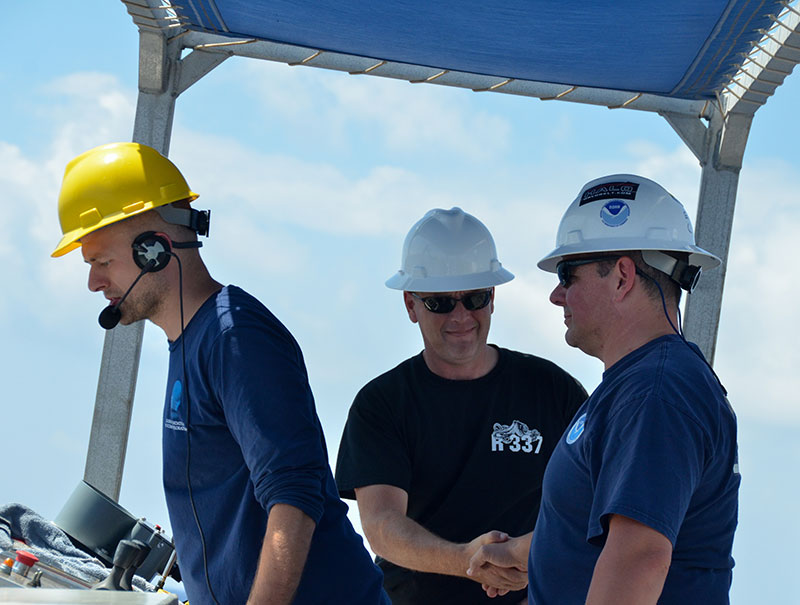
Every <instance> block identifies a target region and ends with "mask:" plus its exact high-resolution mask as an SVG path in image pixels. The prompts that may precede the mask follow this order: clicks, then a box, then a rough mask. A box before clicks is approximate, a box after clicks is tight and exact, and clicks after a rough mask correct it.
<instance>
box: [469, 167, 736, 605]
mask: <svg viewBox="0 0 800 605" xmlns="http://www.w3.org/2000/svg"><path fill="white" fill-rule="evenodd" d="M719 263H720V261H719V259H718V258H717V257H716V256H714V255H713V254H710V253H709V252H707V251H705V250H703V249H702V248H699V247H698V246H697V245H696V244H695V242H694V235H693V232H692V226H691V223H690V221H689V218H688V216H687V215H686V212H685V210H684V208H683V206H682V205H681V204H680V202H678V201H677V200H676V199H675V198H674V197H672V196H671V195H670V194H669V193H668V192H667V191H665V190H664V189H663V188H662V187H660V186H659V185H658V184H656V183H654V182H653V181H650V180H648V179H645V178H642V177H639V176H634V175H629V174H618V175H612V176H608V177H605V178H601V179H597V180H594V181H591V182H590V183H588V184H587V185H586V186H584V188H583V189H582V190H581V192H580V194H579V195H578V197H577V199H576V200H575V201H574V202H573V203H572V205H571V206H570V207H569V208H568V209H567V211H566V213H565V215H564V218H563V219H562V221H561V225H560V227H559V230H558V235H557V240H556V248H555V250H553V251H552V252H551V253H550V254H548V255H547V256H546V257H545V258H544V259H542V260H541V261H540V262H539V267H540V268H541V269H543V270H545V271H551V272H555V273H557V274H558V279H559V285H558V286H556V288H555V289H554V290H553V292H552V293H551V295H550V301H551V302H552V303H553V304H555V305H557V306H559V307H562V308H563V310H564V323H565V324H566V326H567V331H566V336H565V338H566V341H567V343H568V344H569V345H570V346H573V347H578V348H580V349H581V350H582V351H583V352H584V353H586V354H588V355H592V356H594V357H597V358H599V359H600V360H601V361H603V363H604V365H605V372H604V373H603V380H602V382H601V383H600V385H599V386H598V387H597V389H596V390H595V391H594V393H592V395H591V396H590V397H589V399H588V400H587V401H586V402H585V403H584V405H583V406H582V407H581V409H579V410H578V412H577V414H576V417H575V421H574V423H573V424H572V426H571V427H570V428H569V430H567V431H566V432H565V434H564V435H563V436H562V438H561V440H560V441H559V443H558V444H557V445H556V448H555V451H554V452H553V456H552V458H551V459H550V463H549V465H548V467H547V470H546V472H545V478H544V486H543V494H542V504H541V508H540V512H539V517H538V519H537V522H536V530H535V532H534V536H533V540H532V543H531V548H530V553H529V556H528V560H527V565H528V577H529V584H528V600H529V604H530V605H550V604H556V605H570V604H583V603H588V604H591V605H597V604H606V603H608V604H611V603H613V604H615V605H618V604H625V603H631V604H636V605H641V604H647V603H660V604H674V605H686V604H688V603H703V604H704V605H706V604H721V603H728V591H729V589H730V584H731V577H732V575H731V574H732V568H733V558H732V557H731V549H732V545H733V535H734V531H735V529H736V523H737V512H738V490H739V483H740V476H739V469H738V461H737V460H738V459H737V445H736V418H735V415H734V413H733V410H732V409H731V407H730V404H729V403H728V401H727V399H726V392H725V389H724V388H723V387H722V384H721V383H720V382H719V379H718V378H717V376H716V374H715V373H714V371H713V369H712V368H711V366H710V365H709V364H708V363H707V362H706V360H705V358H704V357H703V355H702V353H701V352H700V350H699V349H698V348H697V347H696V346H695V345H694V344H692V343H688V342H687V341H686V340H685V339H684V338H683V336H682V333H681V331H680V320H679V314H678V302H679V299H680V289H681V288H683V289H685V290H688V291H691V290H692V289H693V287H694V286H695V284H696V283H697V279H698V278H699V275H700V271H701V270H702V269H709V268H713V267H716V266H717V265H719ZM504 547H505V545H504V544H495V545H487V546H485V547H483V548H482V550H481V551H480V552H479V553H477V554H476V556H475V558H474V559H473V561H472V565H473V566H479V565H488V564H496V565H500V566H510V565H513V564H516V565H519V563H520V561H519V559H520V554H519V553H518V552H511V551H510V550H509V549H508V548H504Z"/></svg>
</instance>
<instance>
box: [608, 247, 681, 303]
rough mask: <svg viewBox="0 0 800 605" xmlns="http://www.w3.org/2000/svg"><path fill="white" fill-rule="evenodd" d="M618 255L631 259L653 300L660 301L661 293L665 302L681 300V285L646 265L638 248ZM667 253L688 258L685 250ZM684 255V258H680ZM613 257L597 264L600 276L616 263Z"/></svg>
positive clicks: (678, 301) (679, 257) (675, 256)
mask: <svg viewBox="0 0 800 605" xmlns="http://www.w3.org/2000/svg"><path fill="white" fill-rule="evenodd" d="M619 254H620V256H627V257H628V258H630V259H631V260H632V261H633V264H634V265H636V272H637V273H639V274H643V275H644V279H642V280H641V281H642V287H643V288H644V290H645V292H647V294H648V296H650V298H652V299H653V300H656V301H658V302H661V293H662V292H663V294H664V300H665V301H666V302H673V301H674V302H675V305H676V306H677V305H678V304H679V303H680V302H681V287H680V285H679V284H678V282H676V281H675V280H674V279H672V278H671V277H670V276H669V275H667V274H666V273H664V272H663V271H660V270H658V269H656V268H655V267H651V266H650V265H648V264H647V263H646V262H645V261H644V258H643V257H642V253H641V251H639V250H627V251H624V252H620V253H619ZM665 254H669V255H670V256H672V257H674V258H677V259H678V260H684V261H686V260H688V257H689V255H688V253H685V252H670V253H665ZM681 256H684V257H685V258H681ZM616 262H617V261H616V259H615V258H610V259H608V260H604V261H601V262H599V263H598V264H597V273H598V275H599V276H600V277H605V276H606V275H608V274H609V273H610V272H611V268H612V267H613V266H614V265H615V264H616Z"/></svg>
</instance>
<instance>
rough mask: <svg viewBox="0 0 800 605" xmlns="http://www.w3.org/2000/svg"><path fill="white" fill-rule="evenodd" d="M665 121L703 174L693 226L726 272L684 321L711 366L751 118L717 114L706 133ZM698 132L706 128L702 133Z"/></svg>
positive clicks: (712, 277)
mask: <svg viewBox="0 0 800 605" xmlns="http://www.w3.org/2000/svg"><path fill="white" fill-rule="evenodd" d="M662 115H663V116H664V118H666V120H667V121H668V122H669V123H670V125H671V126H672V127H673V128H674V129H675V131H676V132H677V133H678V135H679V136H680V137H681V138H682V139H683V140H684V141H685V142H686V144H687V145H688V147H689V148H690V149H691V150H692V152H693V153H694V154H695V156H696V157H697V159H698V160H699V161H700V164H701V166H702V168H703V172H702V175H701V178H700V195H699V202H698V206H697V218H696V220H695V240H696V242H697V245H698V246H700V247H701V248H705V249H706V250H708V251H709V252H712V253H714V254H716V255H717V256H718V257H719V258H720V259H722V266H721V267H719V268H717V269H714V270H712V271H708V272H705V273H703V276H702V278H701V279H700V282H699V284H698V286H697V289H696V290H695V291H694V292H693V293H692V294H690V295H689V296H688V297H687V300H686V317H685V319H684V330H685V333H686V338H687V339H689V340H691V341H693V342H695V343H696V344H697V346H699V347H700V350H701V351H702V352H703V354H704V355H705V356H706V359H708V361H709V363H712V364H713V363H714V354H715V352H716V346H717V334H718V332H719V317H720V310H721V307H722V293H723V290H724V287H725V273H726V270H727V262H728V249H729V246H730V238H731V231H732V229H733V212H734V209H735V207H736V190H737V188H738V186H739V171H740V170H741V167H742V157H743V156H744V150H745V147H746V145H747V136H748V135H749V133H750V125H751V124H752V120H753V116H752V115H745V114H736V113H729V114H728V115H727V116H726V117H725V118H723V116H722V115H721V114H720V113H716V114H715V115H714V116H713V117H712V119H711V123H710V124H709V125H708V127H705V126H702V122H701V120H700V119H699V118H698V119H697V120H695V121H690V120H687V119H686V118H677V117H675V116H671V115H668V114H662ZM698 126H702V129H703V130H702V131H701V130H700V129H699V128H698Z"/></svg>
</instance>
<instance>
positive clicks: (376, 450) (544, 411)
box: [336, 208, 586, 605]
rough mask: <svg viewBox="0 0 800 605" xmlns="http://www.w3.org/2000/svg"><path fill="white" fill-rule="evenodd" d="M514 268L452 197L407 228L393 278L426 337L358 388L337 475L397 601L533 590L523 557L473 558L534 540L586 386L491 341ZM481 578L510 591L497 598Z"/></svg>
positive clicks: (511, 597)
mask: <svg viewBox="0 0 800 605" xmlns="http://www.w3.org/2000/svg"><path fill="white" fill-rule="evenodd" d="M513 277H514V276H513V275H512V274H511V273H509V272H508V271H507V270H506V269H504V268H503V267H502V265H501V264H500V262H499V261H498V259H497V251H496V249H495V244H494V240H493V239H492V236H491V234H490V233H489V230H488V229H487V228H486V227H485V226H484V225H483V224H482V223H481V222H480V221H479V220H478V219H476V218H475V217H474V216H471V215H469V214H467V213H465V212H463V211H462V210H461V209H460V208H452V209H451V210H441V209H436V210H431V211H430V212H428V213H427V214H426V215H425V216H424V217H423V218H422V219H421V220H420V221H419V222H417V223H416V224H415V225H414V226H413V227H412V228H411V231H410V232H409V233H408V236H407V237H406V239H405V244H404V246H403V259H402V268H401V269H400V271H398V272H397V274H396V275H394V276H393V277H392V278H390V279H389V280H388V281H387V282H386V285H387V286H388V287H389V288H393V289H396V290H402V291H403V301H404V304H405V309H406V311H407V313H408V317H409V319H410V320H411V321H412V322H413V323H417V324H419V327H420V331H421V332H422V340H423V343H424V350H423V351H422V353H421V354H419V355H416V356H414V357H412V358H411V359H408V360H406V361H404V362H403V363H401V364H400V365H399V366H397V367H396V368H394V369H393V370H390V371H389V372H387V373H385V374H383V375H381V376H379V377H378V378H376V379H374V380H373V381H371V382H370V383H368V384H367V385H366V386H365V387H364V388H363V389H362V390H361V391H360V392H359V393H358V395H357V396H356V398H355V401H354V403H353V406H352V408H351V410H350V414H349V417H348V421H347V425H346V426H345V430H344V434H343V437H342V442H341V446H340V448H339V458H338V463H337V467H336V479H337V484H338V487H339V493H340V494H341V495H342V497H345V498H354V497H355V498H356V499H357V501H358V507H359V512H360V515H361V521H362V526H363V529H364V533H365V534H366V536H367V539H368V540H369V543H370V545H371V547H372V550H373V551H374V552H375V553H376V554H377V555H378V559H377V560H378V564H379V565H380V567H381V568H382V569H383V570H384V574H385V583H384V586H385V587H386V589H387V592H389V596H390V597H391V599H392V602H393V603H394V604H395V605H399V604H406V603H407V604H415V605H419V604H425V603H432V604H433V603H435V604H437V605H447V604H464V603H482V602H493V603H513V604H515V605H516V604H518V603H521V602H524V600H525V592H524V590H523V589H524V587H525V584H526V583H527V577H526V575H525V573H524V572H523V571H522V570H513V569H504V570H501V569H497V568H492V567H489V566H487V567H486V569H476V570H475V571H474V573H473V574H472V575H468V574H467V567H468V565H469V561H470V558H471V556H472V555H473V553H474V552H475V551H476V550H477V549H478V548H479V547H480V546H481V545H482V544H485V543H488V542H498V541H508V542H509V543H513V544H516V545H517V548H519V549H520V550H522V551H523V552H527V550H528V546H529V544H530V532H531V530H532V529H533V526H534V522H535V520H536V515H537V512H538V508H539V499H540V489H541V478H542V476H543V472H544V467H545V464H546V463H547V460H548V458H549V457H550V453H551V452H552V448H553V447H554V445H555V443H556V441H557V440H558V438H559V437H560V435H561V434H562V432H563V431H564V430H565V428H566V427H567V426H568V425H569V423H570V421H571V419H572V417H573V415H574V413H575V411H576V410H577V409H578V407H579V406H580V405H581V403H582V402H583V400H584V399H585V397H586V393H585V391H584V390H583V387H581V386H580V384H579V383H578V382H577V381H576V380H575V379H573V378H572V377H571V376H569V374H567V373H566V372H564V371H563V370H561V369H560V368H558V367H557V366H556V365H555V364H553V363H551V362H549V361H546V360H544V359H541V358H538V357H534V356H532V355H526V354H524V353H518V352H515V351H509V350H507V349H502V348H499V347H497V346H494V345H489V344H487V337H488V334H489V325H490V321H491V316H492V312H493V310H494V300H495V286H498V285H500V284H503V283H506V282H508V281H510V280H511V279H513ZM522 568H524V562H523V565H522ZM482 584H484V585H486V587H487V589H489V590H492V591H494V592H496V591H497V589H501V590H502V591H503V592H504V594H505V593H508V594H505V596H504V597H503V598H501V599H499V600H494V601H492V600H491V599H490V598H489V597H488V596H487V595H486V593H485V592H484V591H483V590H482V588H481V585H482Z"/></svg>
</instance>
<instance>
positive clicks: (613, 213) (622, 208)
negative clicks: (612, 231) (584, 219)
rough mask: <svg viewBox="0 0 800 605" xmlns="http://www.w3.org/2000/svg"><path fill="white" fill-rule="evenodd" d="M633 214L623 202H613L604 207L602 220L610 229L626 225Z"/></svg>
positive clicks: (601, 213)
mask: <svg viewBox="0 0 800 605" xmlns="http://www.w3.org/2000/svg"><path fill="white" fill-rule="evenodd" d="M630 214H631V209H630V207H629V206H628V204H626V203H625V202H623V201H622V200H611V201H610V202H606V203H605V204H604V205H603V208H602V209H601V210H600V220H602V221H603V222H604V223H605V224H606V225H608V226H609V227H619V226H620V225H624V224H625V222H626V221H627V220H628V217H629V216H630Z"/></svg>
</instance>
